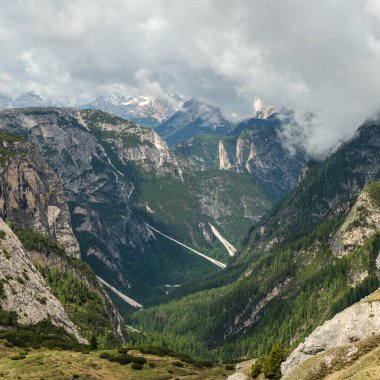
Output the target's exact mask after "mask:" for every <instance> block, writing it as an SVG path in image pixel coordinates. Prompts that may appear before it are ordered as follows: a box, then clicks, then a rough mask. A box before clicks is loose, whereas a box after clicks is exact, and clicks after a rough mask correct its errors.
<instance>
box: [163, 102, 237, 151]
mask: <svg viewBox="0 0 380 380" xmlns="http://www.w3.org/2000/svg"><path fill="white" fill-rule="evenodd" d="M232 128H233V123H232V122H230V121H229V120H227V119H226V118H225V117H224V116H223V114H222V112H221V110H220V109H219V108H218V107H215V106H212V105H210V104H208V103H206V102H203V101H201V100H198V99H194V98H193V99H191V100H188V101H187V102H185V103H184V104H183V106H182V108H181V109H180V110H178V111H177V112H176V113H175V114H174V115H172V116H171V117H170V118H169V119H168V120H167V121H165V122H164V123H163V124H161V125H160V126H159V127H157V129H156V132H157V133H158V134H159V135H160V136H161V137H162V138H163V139H164V140H165V141H166V142H167V143H168V144H169V145H174V144H175V143H178V142H179V141H184V140H187V139H189V138H191V137H194V136H196V135H200V134H222V135H223V134H226V133H227V132H228V131H230V130H231V129H232Z"/></svg>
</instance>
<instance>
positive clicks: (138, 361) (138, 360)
mask: <svg viewBox="0 0 380 380" xmlns="http://www.w3.org/2000/svg"><path fill="white" fill-rule="evenodd" d="M132 362H133V363H136V364H141V365H144V364H145V363H146V359H145V358H143V357H141V356H133V357H132Z"/></svg>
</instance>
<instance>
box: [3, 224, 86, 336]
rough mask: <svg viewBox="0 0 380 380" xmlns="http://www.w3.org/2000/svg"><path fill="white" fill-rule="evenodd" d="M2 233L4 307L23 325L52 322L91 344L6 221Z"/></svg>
mask: <svg viewBox="0 0 380 380" xmlns="http://www.w3.org/2000/svg"><path fill="white" fill-rule="evenodd" d="M0 230H1V231H3V232H4V234H5V236H4V238H1V239H0V277H1V280H2V283H3V290H4V296H3V297H1V299H0V305H1V307H2V308H3V309H5V310H8V311H15V312H16V313H17V315H18V322H19V323H21V324H26V325H28V324H34V323H37V322H39V321H42V320H44V319H47V318H49V319H50V320H51V322H52V323H53V324H54V325H55V326H61V327H63V328H64V329H65V330H66V331H67V332H68V333H69V334H71V335H73V336H74V337H75V338H76V339H77V340H78V342H80V343H88V342H87V341H86V339H84V338H82V337H81V336H80V335H79V333H78V330H77V328H76V326H75V325H74V324H73V323H72V322H71V320H70V319H69V317H68V316H67V314H66V312H65V311H64V309H63V306H62V305H61V303H60V302H59V301H58V300H57V299H56V298H55V297H54V296H53V294H52V293H51V292H50V290H49V289H48V287H47V285H46V283H45V281H44V279H43V278H42V276H41V274H40V273H39V272H38V271H37V269H36V268H35V267H34V265H33V264H32V262H31V260H30V258H29V256H28V255H27V254H26V252H25V251H24V249H23V247H22V245H21V243H20V241H19V240H18V238H17V237H16V235H15V234H14V233H13V232H12V230H11V229H10V228H9V227H8V226H7V224H6V223H5V222H4V221H3V220H2V219H0Z"/></svg>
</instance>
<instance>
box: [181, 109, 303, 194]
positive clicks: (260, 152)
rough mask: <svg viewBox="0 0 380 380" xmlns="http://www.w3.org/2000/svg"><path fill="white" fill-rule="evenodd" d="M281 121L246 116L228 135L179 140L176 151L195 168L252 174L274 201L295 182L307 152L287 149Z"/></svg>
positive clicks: (201, 136) (273, 117) (272, 117)
mask: <svg viewBox="0 0 380 380" xmlns="http://www.w3.org/2000/svg"><path fill="white" fill-rule="evenodd" d="M280 131H281V122H280V120H279V119H277V117H276V116H275V115H272V116H271V117H269V118H268V119H257V118H256V119H248V120H246V121H244V122H241V123H240V124H238V125H237V126H236V128H235V129H234V130H232V131H231V132H230V133H229V134H228V136H221V135H200V136H196V137H193V138H191V139H189V140H187V141H184V142H181V143H178V144H177V145H176V146H175V152H176V153H177V154H178V155H179V156H180V157H183V158H185V159H186V160H188V161H189V162H190V164H191V165H193V167H194V168H197V169H198V170H205V169H209V168H218V169H221V170H227V171H233V172H236V173H243V174H248V175H251V176H252V177H253V178H255V180H256V182H257V183H258V184H259V185H260V187H261V188H262V189H263V190H264V191H265V192H266V193H267V194H268V195H269V196H270V197H271V198H272V199H274V200H278V199H280V198H282V197H283V196H285V195H286V194H287V193H288V192H289V191H290V190H291V189H292V188H293V187H294V186H295V185H296V184H297V182H298V179H299V176H300V173H301V170H302V168H303V167H304V166H305V164H306V160H307V155H306V153H305V152H304V151H302V149H298V150H295V151H292V152H291V151H290V150H289V149H288V148H287V147H286V146H285V145H284V144H283V141H282V138H281V134H280Z"/></svg>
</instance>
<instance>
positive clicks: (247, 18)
mask: <svg viewBox="0 0 380 380" xmlns="http://www.w3.org/2000/svg"><path fill="white" fill-rule="evenodd" d="M162 88H165V89H170V90H174V91H177V92H179V93H181V94H183V95H184V96H186V97H193V96H194V97H200V98H203V99H206V100H207V101H209V102H210V103H213V104H216V105H218V106H220V107H221V108H222V110H223V111H224V112H225V114H226V115H227V116H229V117H231V115H232V113H236V114H237V115H238V117H239V118H243V117H246V116H249V115H251V114H252V102H253V98H254V97H255V96H258V97H260V98H261V99H262V100H263V101H264V102H265V103H267V104H273V105H275V106H277V107H288V108H292V109H295V110H297V113H298V114H299V115H303V113H304V112H306V111H310V112H313V113H315V114H316V115H317V117H316V118H314V119H313V122H312V123H308V122H306V121H304V120H303V118H302V117H301V116H300V118H299V120H300V121H301V124H302V126H303V129H302V133H301V136H302V142H303V143H304V145H305V146H306V147H307V148H308V149H309V151H311V152H316V153H321V152H324V151H326V149H329V148H330V147H331V146H334V145H335V144H336V143H337V142H338V141H339V140H341V139H344V138H346V137H347V136H349V135H351V134H352V132H353V131H354V130H355V129H356V128H357V126H358V125H359V124H360V123H361V122H362V121H363V120H364V119H366V118H367V117H368V116H370V115H371V114H372V113H373V112H374V111H376V110H377V109H378V108H379V107H380V96H379V93H380V1H379V0H229V1H227V0H62V1H60V0H51V1H48V0H30V1H21V0H19V1H17V0H12V1H8V0H0V92H2V93H7V94H11V95H13V96H16V95H17V94H19V93H21V92H23V91H27V90H34V91H36V92H38V93H40V94H41V95H43V96H45V97H52V98H55V99H60V100H64V101H66V100H69V101H70V102H72V103H74V102H80V101H86V100H88V99H89V98H91V97H93V96H95V95H98V94H102V93H108V92H111V91H123V90H125V89H134V90H136V89H137V90H136V91H137V92H141V93H146V94H153V95H158V94H160V92H161V91H162ZM289 134H290V133H288V134H287V135H289Z"/></svg>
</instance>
